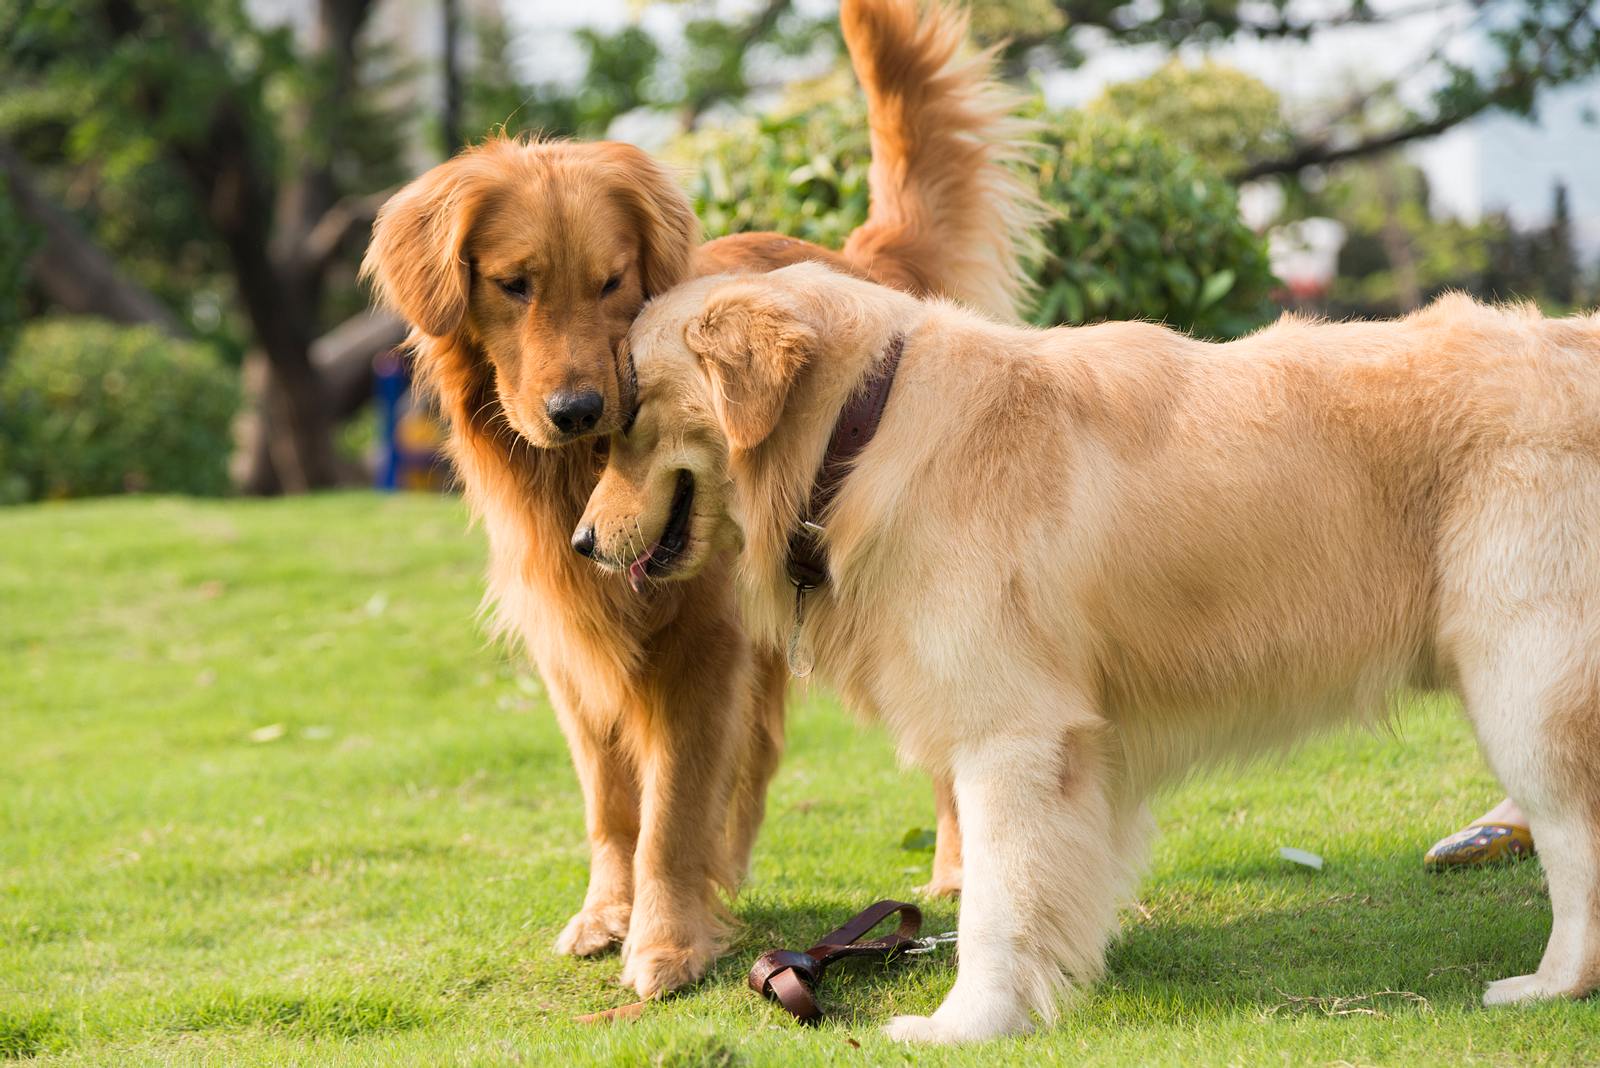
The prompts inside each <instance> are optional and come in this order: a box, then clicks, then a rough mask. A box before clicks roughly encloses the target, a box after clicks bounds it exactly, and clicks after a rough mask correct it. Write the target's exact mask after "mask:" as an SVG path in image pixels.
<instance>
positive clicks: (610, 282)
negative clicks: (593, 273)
mask: <svg viewBox="0 0 1600 1068" xmlns="http://www.w3.org/2000/svg"><path fill="white" fill-rule="evenodd" d="M621 284H622V276H621V275H620V274H614V275H612V276H611V277H610V278H607V279H606V284H605V285H603V286H601V287H600V295H601V296H602V297H609V296H610V295H611V294H613V293H615V292H616V291H617V287H618V286H620V285H621Z"/></svg>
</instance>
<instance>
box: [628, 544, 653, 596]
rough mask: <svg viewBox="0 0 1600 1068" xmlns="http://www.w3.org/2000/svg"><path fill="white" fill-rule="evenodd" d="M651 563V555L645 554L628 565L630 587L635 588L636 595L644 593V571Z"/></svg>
mask: <svg viewBox="0 0 1600 1068" xmlns="http://www.w3.org/2000/svg"><path fill="white" fill-rule="evenodd" d="M649 563H650V554H649V553H645V554H644V555H643V556H641V557H639V559H637V560H635V561H634V562H633V563H631V564H629V565H628V585H629V586H632V587H633V592H634V593H643V592H644V569H645V568H646V567H647V566H649Z"/></svg>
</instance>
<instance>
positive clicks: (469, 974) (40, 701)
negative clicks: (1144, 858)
mask: <svg viewBox="0 0 1600 1068" xmlns="http://www.w3.org/2000/svg"><path fill="white" fill-rule="evenodd" d="M465 527H466V524H465V519H464V516H463V513H462V510H461V508H460V506H459V504H458V503H456V502H454V501H450V500H441V499H430V498H423V497H402V498H388V499H383V498H377V497H372V496H365V495H351V496H334V497H324V498H317V499H302V500H295V501H281V502H253V501H240V502H228V503H190V502H180V501H166V500H122V501H108V502H104V503H90V504H72V505H47V506H39V507H30V508H23V509H13V510H9V511H0V741H3V744H4V746H5V749H6V752H5V757H4V760H3V762H0V924H3V928H0V1058H4V1057H11V1058H19V1057H36V1058H38V1059H40V1060H42V1061H44V1062H47V1063H61V1064H119V1065H120V1064H149V1063H215V1064H229V1065H233V1064H241V1065H251V1064H297V1063H306V1062H323V1061H327V1062H347V1063H362V1064H367V1063H385V1064H455V1063H470V1064H479V1063H482V1064H500V1063H507V1064H529V1065H537V1064H552V1063H555V1064H568V1065H579V1064H588V1063H596V1062H598V1063H614V1064H663V1065H691V1064H708V1063H709V1064H719V1065H736V1064H751V1065H758V1064H774V1065H777V1064H783V1065H788V1064H804V1063H837V1064H852V1065H853V1064H862V1063H889V1064H898V1063H904V1062H908V1061H912V1060H915V1061H917V1062H918V1063H922V1062H926V1063H929V1064H970V1065H987V1064H995V1063H1003V1062H1009V1063H1018V1064H1034V1063H1062V1064H1067V1063H1070V1064H1151V1063H1169V1064H1185V1065H1188V1064H1217V1065H1231V1064H1249V1065H1255V1064H1264V1063H1272V1064H1277V1063H1288V1064H1307V1063H1313V1064H1335V1063H1350V1064H1419V1063H1430V1064H1437V1063H1446V1062H1449V1063H1459V1064H1479V1063H1487V1064H1512V1063H1516V1064H1523V1063H1532V1064H1542V1063H1548V1064H1561V1065H1567V1064H1574V1063H1579V1062H1584V1061H1589V1062H1593V1061H1595V1060H1597V1059H1600V1004H1593V1003H1589V1004H1561V1005H1552V1006H1544V1007H1539V1008H1535V1009H1531V1010H1501V1011H1495V1012H1487V1011H1484V1010H1482V1009H1480V1008H1478V1007H1477V996H1478V994H1479V993H1480V991H1481V990H1482V988H1483V985H1484V983H1485V982H1487V981H1488V980H1490V979H1493V978H1498V977H1500V976H1504V975H1511V974H1517V973H1521V972H1526V971H1529V970H1531V969H1532V968H1533V967H1534V966H1535V965H1536V963H1537V961H1538V957H1539V952H1540V949H1541V947H1542V944H1543V940H1544V936H1545V933H1546V931H1547V929H1548V925H1549V906H1548V902H1547V899H1546V896H1545V892H1544V888H1543V883H1542V880H1541V876H1540V872H1539V869H1538V865H1536V864H1528V865H1523V866H1522V867H1520V868H1518V869H1515V870H1509V871H1497V872H1474V873H1467V874H1461V875H1454V876H1450V877H1438V876H1427V875H1425V874H1424V873H1423V872H1422V870H1421V867H1420V864H1419V859H1420V855H1421V852H1422V850H1423V849H1424V848H1425V847H1426V846H1427V844H1428V843H1429V842H1430V841H1432V840H1433V838H1434V837H1436V836H1437V835H1438V834H1439V833H1440V832H1442V831H1445V830H1448V829H1451V828H1453V827H1455V826H1456V825H1457V824H1458V823H1460V822H1461V820H1462V818H1463V817H1465V816H1469V815H1473V814H1475V813H1476V812H1478V811H1479V810H1481V808H1482V807H1484V806H1486V805H1487V804H1488V803H1489V802H1491V801H1493V800H1494V799H1495V798H1496V797H1497V796H1498V795H1497V790H1496V787H1495V785H1494V783H1493V781H1492V780H1491V779H1490V778H1489V776H1488V775H1487V773H1486V772H1485V771H1484V770H1483V768H1482V765H1481V763H1480V761H1479V759H1478V757H1477V754H1476V752H1475V750H1474V748H1473V745H1472V743H1471V740H1470V738H1469V736H1468V734H1467V731H1466V730H1465V729H1464V727H1463V726H1462V724H1461V722H1460V720H1459V718H1458V716H1457V715H1456V714H1455V713H1454V711H1453V709H1452V708H1450V707H1449V706H1448V705H1446V704H1443V703H1427V704H1423V705H1421V707H1419V708H1417V709H1415V710H1414V712H1413V714H1411V715H1409V716H1407V717H1405V718H1404V719H1402V720H1401V721H1400V723H1399V724H1398V727H1397V729H1396V731H1395V732H1394V734H1393V735H1388V734H1384V735H1365V734H1342V735H1339V736H1336V737H1334V738H1332V739H1328V740H1325V741H1322V742H1319V743H1317V744H1315V745H1314V746H1311V747H1308V748H1306V749H1303V750H1301V751H1299V752H1298V753H1297V754H1296V755H1295V756H1294V757H1293V758H1292V759H1289V760H1286V761H1283V762H1281V763H1275V764H1268V765H1258V766H1256V767H1254V768H1252V769H1251V770H1250V771H1248V772H1247V773H1245V774H1229V775H1219V776H1217V777H1214V778H1207V779H1203V780H1200V781H1197V782H1195V783H1193V784H1191V785H1189V786H1187V787H1185V788H1184V789H1182V790H1179V791H1177V792H1175V793H1173V794H1172V795H1170V796H1168V797H1166V798H1164V799H1163V800H1162V802H1161V803H1160V805H1159V808H1158V815H1159V817H1160V822H1161V825H1162V828H1163V831H1164V834H1163V836H1162V837H1161V838H1160V839H1159V841H1158V844H1157V846H1156V850H1155V857H1154V865H1153V868H1152V871H1151V874H1150V876H1149V878H1148V879H1147V880H1146V881H1145V883H1144V886H1143V889H1142V891H1141V894H1140V898H1139V902H1138V905H1137V907H1135V908H1133V909H1130V910H1129V911H1128V913H1127V914H1126V918H1125V922H1124V928H1123V933H1122V935H1121V937H1120V938H1119V939H1118V941H1117V942H1116V943H1115V945H1114V947H1113V949H1112V951H1111V955H1110V962H1109V968H1108V972H1107V977H1106V978H1105V980H1104V981H1102V982H1101V983H1100V984H1098V985H1097V986H1095V987H1094V988H1092V989H1091V990H1089V991H1088V992H1086V993H1085V994H1083V995H1082V996H1081V997H1080V999H1079V1002H1078V1004H1077V1007H1076V1009H1075V1010H1074V1011H1072V1012H1071V1013H1069V1014H1068V1015H1067V1016H1066V1017H1065V1018H1064V1020H1063V1022H1062V1023H1061V1025H1060V1026H1059V1027H1058V1028H1057V1029H1055V1030H1054V1031H1052V1032H1050V1033H1047V1034H1043V1035H1038V1036H1034V1037H1030V1038H1027V1039H1021V1040H1015V1041H1007V1042H1002V1043H997V1044H994V1045H991V1046H987V1047H981V1048H978V1049H971V1050H962V1051H954V1052H951V1051H917V1052H915V1053H909V1052H906V1051H904V1050H902V1049H900V1048H898V1047H895V1046H892V1045H891V1044H889V1043H887V1042H886V1041H885V1040H883V1039H882V1038H881V1037H880V1036H879V1034H878V1026H879V1025H880V1024H882V1023H883V1022H884V1021H886V1020H887V1019H888V1018H889V1016H890V1015H891V1014H893V1013H897V1012H927V1011H929V1010H931V1009H932V1008H933V1007H934V1006H935V1005H936V1004H937V1003H938V1000H939V998H940V996H941V994H942V993H943V992H944V991H945V990H946V989H947V988H948V986H949V984H950V982H951V980H952V978H953V976H954V968H953V962H952V960H951V958H950V955H949V953H948V952H946V953H944V954H943V955H942V956H940V957H937V958H934V959H931V960H923V961H918V962H915V963H904V964H900V965H894V966H889V967H887V968H885V967H880V966H864V967H858V968H857V969H855V970H854V971H849V970H848V969H844V968H841V969H840V970H839V972H838V973H836V977H835V976H830V977H829V981H828V983H827V985H826V988H825V990H824V992H823V994H824V1000H825V1004H826V1007H827V1009H828V1010H829V1013H830V1020H829V1022H828V1023H826V1024H825V1025H824V1026H822V1027H821V1028H819V1029H815V1030H806V1029H801V1028H799V1027H797V1026H795V1025H793V1024H792V1023H791V1022H790V1021H789V1020H788V1019H787V1018H785V1017H784V1016H783V1015H782V1014H781V1013H780V1012H779V1011H778V1010H777V1009H776V1008H775V1007H773V1006H771V1005H768V1004H765V1003H763V1002H761V1001H760V1000H758V999H757V998H756V997H755V996H754V995H753V994H751V993H750V992H749V991H748V990H747V989H746V988H745V986H744V980H743V974H744V971H745V969H746V968H748V966H749V963H750V961H751V959H752V958H753V957H754V956H755V954H756V953H757V952H759V951H761V950H763V949H767V948H771V947H773V946H777V945H780V944H781V945H788V946H795V947H800V946H804V945H807V944H809V940H810V939H811V937H812V936H814V935H817V934H819V933H821V932H822V931H824V930H826V929H827V928H828V927H830V926H832V925H833V923H835V922H836V921H838V920H840V919H842V918H843V917H844V916H846V915H847V914H849V913H850V912H852V911H854V910H855V909H857V908H859V907H861V906H863V905H865V904H867V903H868V902H870V901H872V900H875V899H877V898H879V897H891V896H900V895H905V894H907V893H909V891H910V888H911V887H912V886H914V885H915V884H917V883H919V882H921V881H922V880H923V879H924V878H926V871H927V865H928V854H926V853H922V852H908V851H906V850H904V849H902V848H901V847H900V842H901V839H902V837H903V836H904V834H905V832H906V831H907V829H908V828H911V827H914V826H917V825H921V824H926V823H927V822H928V821H929V820H930V818H931V814H932V803H931V801H930V797H929V791H928V787H927V784H926V781H925V780H924V779H923V777H922V776H920V775H918V774H915V773H912V772H905V771H901V770H899V769H898V768H897V766H896V764H895V761H894V759H893V756H892V752H891V748H890V746H889V744H888V742H887V740H886V738H885V737H884V736H883V734H882V732H881V731H877V730H874V729H870V728H863V727H859V726H857V725H856V724H855V723H853V722H852V721H851V720H850V719H849V718H848V717H847V716H846V715H845V714H844V713H842V712H841V711H840V709H839V708H838V707H837V705H836V704H835V703H834V702H833V701H832V700H831V699H828V698H826V697H823V696H820V695H819V696H812V697H809V698H802V699H798V700H796V701H795V703H794V711H793V714H792V717H791V720H790V752H789V755H788V757H787V759H786V761H785V764H784V766H783V769H782V771H781V772H780V774H779V776H778V779H777V781H776V783H775V785H774V787H773V792H772V799H771V807H770V817H769V819H768V822H767V826H766V829H765V830H764V832H763V834H762V837H761V840H760V844H759V846H758V848H757V854H756V862H755V868H754V871H753V873H752V877H751V879H750V881H749V884H748V885H747V887H746V888H745V890H744V892H743V894H742V895H741V896H740V898H739V899H738V900H737V901H736V902H735V904H734V906H733V907H734V912H735V913H736V915H737V916H738V917H739V919H740V920H741V921H742V925H743V926H742V930H741V933H740V935H739V938H738V942H737V944H736V946H735V948H734V950H733V952H732V953H731V954H730V955H729V956H728V957H727V958H726V959H725V960H724V961H723V962H722V963H721V964H720V965H719V966H718V967H717V968H716V969H715V970H714V972H713V973H712V975H711V976H710V978H709V979H708V980H707V981H706V982H704V983H703V984H701V985H700V986H699V987H697V988H695V989H694V990H692V991H690V992H688V993H687V994H685V995H683V996H679V997H676V998H673V999H671V1000H669V1001H666V1002H664V1003H661V1004H659V1005H655V1006H652V1007H651V1009H650V1011H649V1012H648V1013H647V1014H646V1016H645V1017H644V1018H643V1019H642V1020H640V1021H638V1022H636V1023H633V1024H620V1025H612V1026H607V1027H599V1028H597V1027H592V1026H585V1025H580V1024H576V1023H573V1022H571V1018H572V1017H573V1016H574V1015H575V1014H578V1013H584V1012H590V1011H594V1010H596V1009H602V1008H606V1007H609V1006H613V1005H618V1004H622V1003H624V1002H626V1001H628V1000H631V998H630V995H629V993H628V992H627V991H625V990H623V989H622V988H620V987H619V986H617V985H616V982H615V976H616V971H617V964H616V960H615V958H614V957H613V958H603V959H599V960H592V961H575V960H568V959H561V958H557V957H556V956H554V955H553V954H552V953H551V952H550V950H549V946H550V943H551V941H552V939H553V938H554V937H555V935H556V932H557V931H558V930H559V929H560V927H561V924H562V922H563V921H564V920H565V918H566V917H567V915H568V914H569V913H570V912H571V911H572V910H573V909H574V908H576V906H577V904H578V902H579V900H580V898H581V896H582V892H583V885H584V875H585V855H584V853H585V851H584V845H583V833H582V816H581V806H580V803H579V799H578V790H577V786H576V784H575V782H574V779H573V775H572V770H571V767H570V765H569V763H568V760H567V755H566V749H565V746H564V745H563V743H562V740H561V737H560V734H559V732H558V731H557V729H556V726H555V723H554V720H553V718H552V717H551V715H550V712H549V709H548V708H547V705H546V701H545V698H544V695H543V691H542V688H541V687H540V685H539V683H538V681H537V680H536V679H535V678H533V677H531V676H530V675H529V674H528V673H527V672H526V671H525V670H524V669H523V668H521V667H520V666H518V665H517V664H516V663H515V662H514V661H511V660H509V659H508V658H507V657H506V656H505V655H503V654H502V653H500V652H499V651H497V650H495V649H493V648H490V647H489V646H487V645H486V643H485V641H484V639H483V638H482V637H481V632H480V631H479V629H478V628H477V626H476V625H475V621H474V613H475V609H476V604H477V600H478V596H479V573H480V570H481V567H482V555H483V552H482V547H481V536H480V535H479V534H476V533H469V532H467V530H466V529H465ZM1280 845H1296V846H1300V847H1302V848H1305V849H1310V850H1312V851H1314V852H1317V853H1320V854H1322V855H1323V856H1324V857H1325V858H1326V859H1327V867H1326V869H1325V870H1324V871H1322V872H1321V873H1315V872H1310V871H1307V870H1304V869H1298V868H1293V867H1291V866H1289V865H1287V864H1285V863H1284V862H1282V861H1280V860H1278V859H1277V858H1276V851H1277V848H1278V846H1280ZM928 911H929V913H930V917H929V921H930V927H931V928H932V929H934V930H943V929H946V928H948V927H950V926H953V921H954V906H953V905H950V904H948V903H942V902H941V903H935V904H933V905H931V907H930V908H929V910H928ZM1395 992H1403V993H1395Z"/></svg>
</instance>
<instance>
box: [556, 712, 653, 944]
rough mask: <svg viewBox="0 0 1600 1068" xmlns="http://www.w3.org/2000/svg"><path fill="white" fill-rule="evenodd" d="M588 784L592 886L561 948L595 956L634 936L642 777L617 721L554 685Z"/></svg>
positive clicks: (585, 788) (561, 715) (582, 776)
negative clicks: (588, 711) (583, 708)
mask: <svg viewBox="0 0 1600 1068" xmlns="http://www.w3.org/2000/svg"><path fill="white" fill-rule="evenodd" d="M550 693H551V697H552V698H554V702H553V703H554V704H555V706H556V716H557V719H558V720H559V722H560V723H561V730H562V733H564V734H565V735H566V736H567V747H568V749H570V750H571V752H572V763H573V765H574V767H576V768H577V771H578V782H579V784H580V785H581V786H582V787H583V808H584V822H585V825H586V830H587V831H588V835H589V890H588V892H587V893H586V894H584V897H583V908H582V909H581V910H580V911H579V912H578V913H577V914H576V915H574V916H573V917H572V919H570V920H568V921H567V926H566V927H565V928H564V929H563V930H562V932H561V934H560V936H559V937H558V938H557V939H556V952H558V953H571V954H574V955H576V956H580V957H587V956H592V955H594V954H596V953H601V952H604V951H605V950H607V949H609V948H611V947H612V946H615V945H618V944H619V943H621V942H622V940H623V939H624V938H626V937H627V936H628V919H629V914H630V913H631V911H632V909H633V852H634V844H635V842H636V841H637V839H638V837H639V782H638V777H637V776H636V775H635V774H634V770H633V767H632V765H631V762H630V760H629V757H628V754H627V753H625V752H624V751H623V749H622V747H621V744H620V741H619V739H618V738H617V736H616V724H615V723H614V722H613V723H611V724H599V723H595V722H593V721H592V720H591V719H589V718H588V717H585V716H584V715H583V714H582V712H580V711H577V710H576V708H577V706H575V705H574V704H573V703H571V702H570V701H569V700H568V699H567V698H566V695H565V694H564V693H562V692H561V691H560V689H559V688H558V687H556V686H554V685H552V686H551V687H550Z"/></svg>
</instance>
